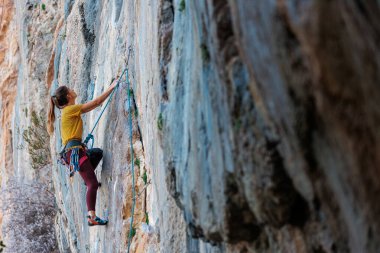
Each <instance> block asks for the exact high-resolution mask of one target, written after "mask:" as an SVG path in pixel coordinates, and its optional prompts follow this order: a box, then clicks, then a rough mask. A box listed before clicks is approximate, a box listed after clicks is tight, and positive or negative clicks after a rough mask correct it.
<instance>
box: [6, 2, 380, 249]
mask: <svg viewBox="0 0 380 253" xmlns="http://www.w3.org/2000/svg"><path fill="white" fill-rule="evenodd" d="M42 3H43V4H45V7H44V10H42V5H41V4H42ZM36 4H37V5H36ZM15 6H16V12H15V13H16V14H18V16H17V17H18V18H17V20H18V22H19V27H21V29H20V31H19V33H20V36H19V45H20V58H21V64H20V67H19V69H18V81H17V93H16V94H17V95H16V96H15V101H14V102H15V107H14V108H15V109H14V112H13V116H12V117H13V125H12V128H13V129H12V130H13V131H12V133H13V135H12V141H13V143H14V146H17V145H21V144H24V145H25V147H26V148H24V149H13V151H12V152H13V160H12V162H9V161H8V162H7V161H4V162H3V164H10V165H9V166H13V170H12V168H11V169H9V168H6V169H3V170H2V178H10V177H11V176H10V174H9V171H11V172H12V173H11V174H12V177H15V178H16V179H17V180H16V181H18V182H24V183H25V182H30V181H33V182H38V183H40V182H43V183H45V184H49V183H52V185H53V190H54V194H55V202H56V206H55V207H54V211H55V212H56V216H55V219H54V221H52V217H50V216H49V217H50V221H51V222H50V224H54V227H55V231H56V234H55V236H56V237H55V240H56V241H55V240H51V233H50V230H49V231H45V234H47V235H50V237H48V239H46V240H45V241H47V242H49V243H51V244H49V245H55V246H51V247H52V248H54V250H56V249H58V250H59V251H60V252H125V251H126V249H127V246H128V235H129V233H130V231H129V227H130V223H131V207H132V198H133V195H132V175H133V176H134V178H135V182H136V186H135V191H136V193H137V198H136V208H135V215H134V222H133V227H134V231H135V232H136V233H135V235H134V237H133V240H132V244H131V251H132V252H202V253H214V252H215V253H217V252H313V253H316V252H318V253H319V252H325V253H328V252H377V250H378V248H379V247H380V245H379V243H380V240H379V236H378V234H379V233H378V232H379V229H380V226H379V218H378V216H379V210H380V206H379V204H377V203H378V201H377V198H376V197H377V193H378V192H379V191H380V184H379V183H378V182H377V178H378V174H379V173H378V172H379V159H378V158H377V153H378V151H379V147H378V142H379V140H378V139H379V134H378V133H377V131H376V130H377V129H378V126H379V122H380V121H379V118H380V117H379V110H378V109H377V108H378V106H377V105H378V101H379V99H378V97H379V95H380V93H379V89H378V88H377V86H376V85H377V83H379V73H380V72H379V60H380V58H379V55H380V54H379V43H378V42H379V25H378V24H379V22H378V19H379V18H378V17H380V16H379V3H378V2H377V1H373V0H370V1H361V0H356V1H351V2H347V1H325V0H320V1H314V0H308V1H293V0H289V1H283V0H277V1H275V0H270V1H254V0H251V1H244V0H237V1H228V0H207V1H199V0H195V1H187V0H159V1H157V0H142V1H122V0H112V1H97V0H60V1H49V2H44V1H42V2H37V1H27V2H26V3H25V2H23V1H16V4H15ZM126 67H127V68H128V77H129V81H130V85H131V90H130V91H128V88H127V82H126V80H125V79H124V78H123V79H122V83H121V84H120V87H119V89H118V91H117V92H116V93H115V96H114V97H113V100H112V101H111V103H110V105H109V107H108V108H107V110H106V111H105V113H104V115H103V117H102V119H101V120H100V121H99V125H98V126H97V128H96V129H95V131H94V136H95V142H94V145H95V146H96V147H100V148H102V149H103V150H104V159H103V161H102V163H101V164H100V165H99V167H98V168H97V170H96V174H97V177H98V179H99V181H101V182H102V187H101V188H99V190H98V201H97V206H96V209H97V212H98V214H99V215H100V216H108V217H109V220H110V223H109V225H108V226H107V227H93V228H89V227H88V226H87V224H86V220H85V215H86V205H85V193H86V187H85V185H84V184H83V181H82V180H81V178H80V176H79V175H76V176H75V177H74V178H72V179H69V178H68V176H67V172H66V170H65V168H64V167H62V166H59V165H57V164H56V163H55V160H56V158H57V152H58V151H59V150H60V148H61V140H60V130H59V128H60V125H59V111H58V110H56V113H57V115H58V120H57V122H56V125H55V127H56V133H55V135H54V136H53V137H52V138H51V139H50V143H47V142H46V143H44V145H40V146H39V149H38V150H39V152H40V153H39V152H37V153H33V152H31V150H30V149H28V148H27V147H29V146H31V143H30V140H34V141H35V139H29V141H28V139H27V138H25V136H23V135H22V134H21V135H20V134H19V135H16V134H15V133H17V132H19V133H20V132H21V133H22V132H23V131H24V130H28V129H29V128H28V127H30V126H34V125H37V126H40V123H39V122H40V121H38V122H37V123H38V124H36V122H35V121H33V119H32V118H33V117H32V116H31V115H32V113H31V112H32V111H35V112H36V115H44V113H46V104H47V98H48V93H52V92H54V90H55V89H56V88H57V87H58V86H59V85H68V86H69V87H71V88H73V89H74V90H76V91H77V93H78V94H79V96H78V99H77V102H78V103H84V102H86V101H88V100H91V99H92V98H94V97H96V96H98V95H99V94H101V93H102V91H103V90H104V89H106V87H107V86H108V85H109V83H110V82H111V80H112V78H113V77H115V76H117V75H120V74H121V73H122V72H123V70H125V68H126ZM128 93H129V94H130V95H131V106H129V101H128ZM45 98H46V99H45ZM25 108H28V112H29V116H28V115H26V113H25ZM100 112H101V108H98V109H96V110H94V111H93V112H90V113H87V114H85V115H83V120H84V133H85V136H86V134H87V133H88V132H90V131H91V129H92V127H93V125H94V124H95V122H96V120H97V117H98V115H99V114H100ZM24 114H25V117H24V116H23V115H24ZM129 116H131V117H132V118H133V124H132V128H131V127H130V125H129V120H128V117H129ZM37 118H38V117H37ZM33 122H34V123H33ZM33 124H34V125H33ZM37 129H40V132H38V134H36V135H37V136H44V134H46V132H44V131H43V130H42V128H41V127H37ZM130 132H132V146H133V154H134V155H133V159H132V156H131V152H132V150H131V148H130V145H131V143H130V137H131V136H130ZM27 133H28V132H27ZM85 136H83V137H85ZM7 138H8V137H7ZM7 140H8V141H9V138H8V139H7ZM37 140H38V139H37ZM2 141H3V140H2ZM32 143H34V142H32ZM47 152H48V153H51V159H50V158H44V159H42V163H37V164H36V163H35V161H36V160H33V158H35V157H36V155H37V157H39V156H38V154H44V153H47ZM37 161H40V160H37ZM132 163H133V164H134V169H135V170H134V174H132V166H131V164H132ZM11 164H12V165H11ZM44 166H45V167H44ZM36 168H37V169H36ZM42 168H44V169H42ZM46 168H51V170H47V169H46ZM4 171H6V173H5V172H4ZM46 171H48V172H46ZM3 181H4V180H3ZM6 186H7V184H5V183H4V182H3V183H2V187H3V189H6ZM49 197H51V196H50V195H46V198H47V199H48V198H49ZM52 213H54V212H49V215H51V214H52ZM4 224H7V223H6V222H4V221H3V227H4V226H5V227H6V225H4ZM3 231H4V229H3ZM3 237H4V235H3ZM40 241H43V240H42V239H41V240H40ZM45 241H44V242H45ZM42 251H43V250H42ZM46 252H50V251H46Z"/></svg>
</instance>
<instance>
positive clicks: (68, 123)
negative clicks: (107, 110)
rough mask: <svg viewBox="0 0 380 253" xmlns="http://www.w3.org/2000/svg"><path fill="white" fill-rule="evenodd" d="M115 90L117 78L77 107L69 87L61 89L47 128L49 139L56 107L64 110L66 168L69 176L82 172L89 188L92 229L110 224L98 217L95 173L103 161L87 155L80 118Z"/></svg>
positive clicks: (89, 216) (62, 125) (64, 156)
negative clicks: (97, 95) (67, 166)
mask: <svg viewBox="0 0 380 253" xmlns="http://www.w3.org/2000/svg"><path fill="white" fill-rule="evenodd" d="M116 86H117V78H116V79H115V81H113V82H112V84H111V86H110V87H109V88H108V89H107V90H106V91H105V92H104V93H103V94H101V95H100V96H99V97H97V98H95V99H94V100H92V101H89V102H87V103H85V104H75V99H76V98H77V94H76V93H75V91H74V90H72V89H70V88H68V87H67V86H60V87H59V88H58V89H57V90H56V91H55V94H54V95H53V96H52V97H51V98H50V101H51V103H50V109H49V114H48V124H47V128H48V132H49V134H50V135H52V134H53V132H54V121H55V115H54V106H56V107H57V108H59V109H61V110H62V112H61V137H62V143H63V145H64V146H65V148H64V151H63V152H64V153H63V154H64V155H63V158H64V160H65V162H66V164H70V166H69V167H70V176H71V175H72V174H73V172H75V171H79V174H80V175H81V177H82V178H83V180H84V182H85V185H86V186H87V193H86V203H87V210H88V216H87V221H88V225H89V226H93V225H106V224H107V222H108V221H107V220H103V219H101V218H99V217H97V216H96V214H95V203H96V192H97V190H98V187H99V183H98V180H97V178H96V175H95V172H94V170H95V168H96V166H97V164H98V163H99V161H100V159H101V158H102V156H101V157H100V158H99V156H98V157H95V159H91V158H92V157H90V156H89V152H88V151H89V150H87V154H86V146H85V145H84V144H83V143H82V133H83V121H82V118H81V114H83V113H87V112H89V111H92V110H94V109H95V108H96V107H98V106H100V105H101V104H102V103H103V102H104V100H106V98H107V97H108V96H109V95H110V94H111V92H112V90H113V89H114V88H115V87H116ZM98 150H100V149H98ZM100 154H101V150H100ZM94 160H95V161H94Z"/></svg>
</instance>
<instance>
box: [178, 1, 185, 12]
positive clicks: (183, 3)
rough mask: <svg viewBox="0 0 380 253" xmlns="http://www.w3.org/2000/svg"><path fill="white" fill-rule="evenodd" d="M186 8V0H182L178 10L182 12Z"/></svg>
mask: <svg viewBox="0 0 380 253" xmlns="http://www.w3.org/2000/svg"><path fill="white" fill-rule="evenodd" d="M185 9H186V3H185V0H181V2H180V3H179V8H178V10H179V11H180V12H182V11H184V10H185Z"/></svg>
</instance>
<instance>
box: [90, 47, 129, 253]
mask: <svg viewBox="0 0 380 253" xmlns="http://www.w3.org/2000/svg"><path fill="white" fill-rule="evenodd" d="M131 52H132V48H131V47H129V52H128V58H127V62H126V66H128V63H129V57H130V54H131ZM124 74H125V80H126V83H127V93H128V109H129V117H128V119H129V138H130V149H131V172H132V207H131V224H130V227H129V235H128V249H127V252H128V253H129V251H130V247H131V241H132V236H133V232H134V231H133V230H134V228H133V219H134V213H135V205H136V190H135V168H134V157H133V143H132V137H133V125H132V105H131V90H130V82H129V72H128V67H126V68H125V69H124V70H123V72H122V74H121V75H120V77H119V79H118V81H117V84H116V87H115V89H114V90H113V91H112V93H111V95H110V97H109V98H108V101H107V103H106V105H105V106H104V107H103V109H102V111H101V113H100V115H99V116H98V119H97V120H96V122H95V125H94V127H93V128H92V130H91V132H90V133H89V134H88V135H87V137H86V139H85V141H84V144H85V145H87V143H88V142H89V141H90V140H92V142H91V148H92V146H93V144H94V136H93V135H92V133H93V132H94V130H95V127H96V126H97V124H98V123H99V120H100V118H101V117H102V115H103V112H104V111H105V109H106V108H107V106H108V105H109V103H110V101H111V99H112V96H113V94H114V93H115V91H116V90H117V89H118V87H119V84H120V80H121V78H122V77H123V75H124Z"/></svg>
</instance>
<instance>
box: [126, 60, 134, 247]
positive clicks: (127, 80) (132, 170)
mask: <svg viewBox="0 0 380 253" xmlns="http://www.w3.org/2000/svg"><path fill="white" fill-rule="evenodd" d="M126 70H127V71H126V72H125V80H126V82H127V87H128V108H129V138H130V144H131V172H132V210H131V225H130V227H129V236H128V251H127V252H128V253H129V250H130V247H131V239H132V234H133V215H134V213H135V204H136V191H135V169H134V162H133V161H134V159H133V144H132V135H133V128H132V127H133V126H132V107H131V92H130V82H129V76H128V68H127V69H126Z"/></svg>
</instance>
